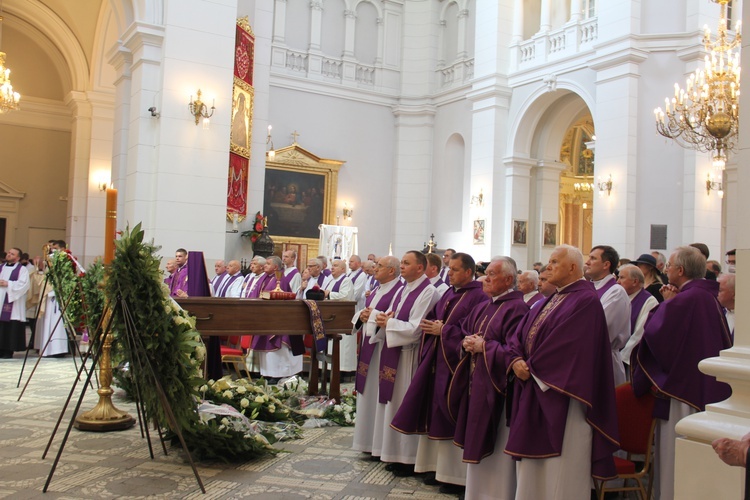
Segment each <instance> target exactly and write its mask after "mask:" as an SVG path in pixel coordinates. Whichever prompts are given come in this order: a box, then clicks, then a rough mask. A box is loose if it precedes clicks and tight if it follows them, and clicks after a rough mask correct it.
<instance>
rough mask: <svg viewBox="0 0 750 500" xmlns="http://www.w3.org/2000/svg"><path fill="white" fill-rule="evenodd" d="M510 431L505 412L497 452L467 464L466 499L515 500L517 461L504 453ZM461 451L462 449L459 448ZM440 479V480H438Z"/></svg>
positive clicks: (497, 440)
mask: <svg viewBox="0 0 750 500" xmlns="http://www.w3.org/2000/svg"><path fill="white" fill-rule="evenodd" d="M509 431H510V429H509V428H508V427H507V426H506V425H505V410H503V412H502V415H501V416H500V427H498V429H497V438H496V440H495V451H494V453H492V455H490V456H488V457H484V458H483V459H482V461H481V462H479V463H478V464H467V465H468V468H467V470H466V498H478V499H481V500H513V499H514V498H515V496H516V461H515V460H513V458H512V457H511V456H510V455H506V454H505V453H503V450H504V449H505V445H506V444H508V433H509ZM456 448H458V447H456ZM459 449H460V448H459ZM438 479H440V478H438Z"/></svg>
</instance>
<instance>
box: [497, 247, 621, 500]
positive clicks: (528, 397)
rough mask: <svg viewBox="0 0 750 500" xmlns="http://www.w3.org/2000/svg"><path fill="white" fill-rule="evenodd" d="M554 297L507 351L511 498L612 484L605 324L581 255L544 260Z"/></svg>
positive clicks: (571, 250) (613, 435) (570, 494)
mask: <svg viewBox="0 0 750 500" xmlns="http://www.w3.org/2000/svg"><path fill="white" fill-rule="evenodd" d="M547 269H548V270H549V278H548V279H549V282H550V283H551V284H553V285H555V286H556V287H557V292H556V293H555V294H553V295H552V296H551V297H550V298H548V299H546V300H545V301H544V302H541V304H542V305H541V306H540V307H534V308H533V309H531V310H530V311H529V314H527V315H526V317H525V318H524V319H523V321H522V322H521V324H520V325H519V327H518V329H517V330H516V333H515V334H514V335H513V336H512V337H511V339H510V341H509V343H508V367H509V371H511V370H512V372H513V374H514V375H515V377H516V379H515V382H514V383H513V387H512V391H513V400H512V410H511V419H510V435H509V438H508V443H507V445H506V447H505V453H507V454H509V455H511V456H513V457H515V458H517V459H518V460H520V462H519V463H518V466H517V487H516V498H517V499H519V500H522V499H533V500H537V499H540V498H544V499H555V498H559V499H561V500H564V499H571V498H587V497H588V496H589V492H590V485H591V476H592V475H594V476H596V477H599V478H605V479H606V478H611V477H614V476H615V467H614V460H613V458H612V453H613V452H615V451H616V450H617V449H618V448H619V443H618V440H619V438H618V431H617V411H616V406H615V387H614V380H613V374H612V361H611V359H612V356H611V354H610V344H609V336H608V333H607V323H606V318H605V316H604V310H603V308H602V304H601V302H600V301H599V297H598V296H597V294H596V292H595V290H594V285H593V284H592V283H590V282H588V281H586V280H584V279H583V255H582V254H581V251H580V250H579V249H577V248H575V247H572V246H569V245H561V246H558V247H557V248H555V250H554V251H553V252H552V255H551V256H550V260H549V264H548V266H547Z"/></svg>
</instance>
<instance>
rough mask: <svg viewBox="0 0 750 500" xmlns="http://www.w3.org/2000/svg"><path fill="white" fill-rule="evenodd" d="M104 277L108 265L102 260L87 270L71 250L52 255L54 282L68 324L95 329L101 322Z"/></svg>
mask: <svg viewBox="0 0 750 500" xmlns="http://www.w3.org/2000/svg"><path fill="white" fill-rule="evenodd" d="M103 277H104V267H103V266H102V263H101V261H99V260H97V261H96V262H95V263H94V264H92V265H91V266H90V267H89V270H88V272H86V271H84V270H83V268H81V266H80V264H78V262H77V261H76V260H75V258H74V257H73V255H72V254H71V253H70V251H69V250H63V251H59V252H55V253H53V254H52V255H51V256H50V258H49V270H48V278H49V280H50V285H51V286H52V289H53V290H54V291H55V296H56V297H57V301H58V303H59V304H60V305H61V306H62V307H63V309H64V314H65V321H66V323H67V324H68V325H70V326H71V327H72V328H73V329H75V330H76V331H82V330H84V329H87V330H89V331H91V332H93V331H94V330H95V329H96V327H97V325H98V324H99V321H100V319H101V315H102V311H103V309H104V294H103V292H102V289H101V281H102V279H103Z"/></svg>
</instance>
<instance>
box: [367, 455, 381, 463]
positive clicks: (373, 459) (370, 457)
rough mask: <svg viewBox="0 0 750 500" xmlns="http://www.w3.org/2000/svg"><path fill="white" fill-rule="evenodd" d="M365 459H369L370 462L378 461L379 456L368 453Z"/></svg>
mask: <svg viewBox="0 0 750 500" xmlns="http://www.w3.org/2000/svg"><path fill="white" fill-rule="evenodd" d="M367 460H369V461H370V462H380V457H376V456H375V455H370V456H369V457H367Z"/></svg>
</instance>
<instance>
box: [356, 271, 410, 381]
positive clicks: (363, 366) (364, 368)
mask: <svg viewBox="0 0 750 500" xmlns="http://www.w3.org/2000/svg"><path fill="white" fill-rule="evenodd" d="M402 286H403V285H402V284H401V282H399V281H397V282H396V284H395V285H393V288H391V289H390V290H388V293H385V294H384V295H383V296H381V297H380V299H378V303H377V304H376V305H375V307H374V308H373V309H375V310H378V311H387V310H388V306H390V305H391V302H392V301H393V297H394V296H395V295H396V293H397V292H398V291H399V290H401V287H402ZM374 298H375V291H373V292H372V293H371V294H370V295H369V297H367V298H366V299H365V307H370V304H371V303H372V301H373V299H374ZM360 329H361V327H360ZM375 347H377V344H371V343H370V339H369V338H367V337H364V338H363V339H362V347H361V348H360V350H359V359H358V360H357V378H356V380H355V382H354V388H355V389H356V390H357V392H358V393H360V394H364V393H365V382H366V381H367V372H368V370H369V369H370V361H371V360H372V355H373V354H374V353H375Z"/></svg>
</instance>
